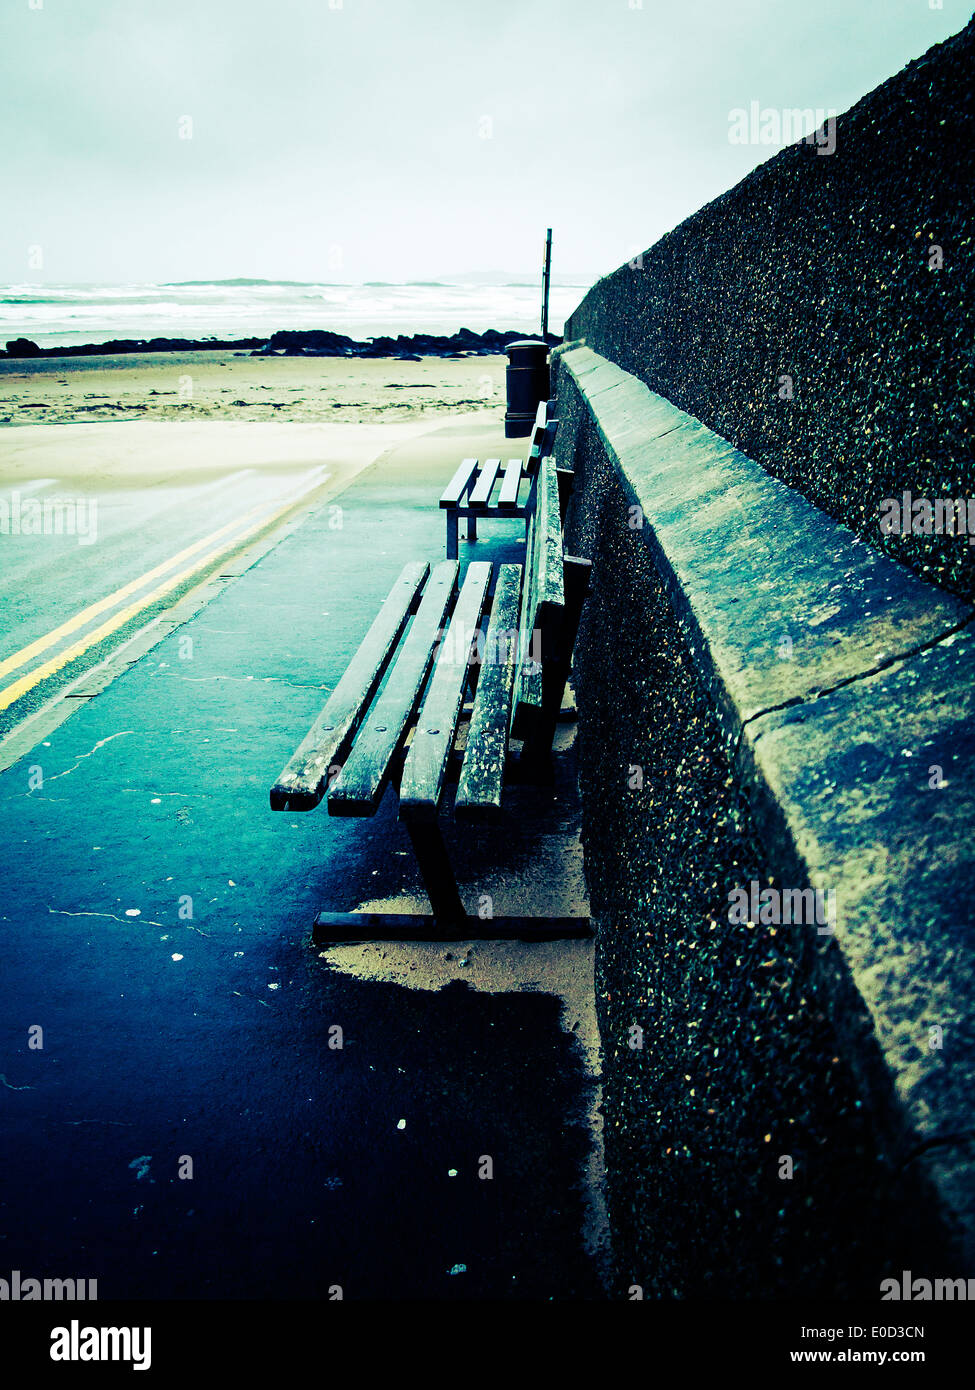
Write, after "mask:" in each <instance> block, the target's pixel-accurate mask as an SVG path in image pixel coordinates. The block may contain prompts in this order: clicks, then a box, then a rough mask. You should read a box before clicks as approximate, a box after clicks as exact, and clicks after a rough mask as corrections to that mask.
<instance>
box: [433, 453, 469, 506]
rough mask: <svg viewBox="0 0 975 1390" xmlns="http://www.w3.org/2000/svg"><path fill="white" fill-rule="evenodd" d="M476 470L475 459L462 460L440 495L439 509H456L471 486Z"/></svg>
mask: <svg viewBox="0 0 975 1390" xmlns="http://www.w3.org/2000/svg"><path fill="white" fill-rule="evenodd" d="M476 468H477V459H464V461H463V463H461V464H460V465H459V467H458V469H457V472H456V473H455V474H454V476H453V477H452V478H451V480H450V482H449V483H448V484H447V486H446V487H445V488H444V490H443V493H442V494H441V497H440V505H441V507H456V506H457V505H458V504H459V502H460V499H461V498H462V497H463V495H464V493H465V492H466V491H467V489H468V487H469V486H470V484H471V480H472V479H473V477H474V472H475V469H476Z"/></svg>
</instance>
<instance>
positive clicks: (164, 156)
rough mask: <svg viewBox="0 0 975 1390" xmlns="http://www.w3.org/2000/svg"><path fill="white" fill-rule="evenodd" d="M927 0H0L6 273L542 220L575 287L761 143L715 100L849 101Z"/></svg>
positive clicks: (414, 268)
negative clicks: (732, 123) (750, 141)
mask: <svg viewBox="0 0 975 1390" xmlns="http://www.w3.org/2000/svg"><path fill="white" fill-rule="evenodd" d="M931 4H932V0H642V6H641V4H640V3H639V0H0V121H2V128H0V188H2V190H3V193H2V199H3V203H2V208H0V280H2V281H4V282H10V281H12V282H44V281H48V282H57V281H76V280H91V281H116V282H117V281H123V282H125V281H143V280H149V281H161V280H183V279H209V278H228V277H231V276H238V275H239V276H261V277H267V278H270V279H275V278H287V279H295V280H316V279H326V280H329V279H330V280H343V279H347V280H401V279H423V278H437V277H438V276H448V275H451V274H456V273H460V272H463V271H466V270H491V269H495V268H498V269H500V270H502V271H504V272H507V273H512V272H517V271H524V270H535V269H536V267H537V264H538V261H539V257H540V246H541V240H542V237H543V235H544V228H545V227H546V225H551V226H553V227H554V229H555V231H554V236H555V261H554V264H555V268H556V269H557V270H559V271H561V272H563V273H565V272H571V273H578V274H579V275H581V276H582V277H583V278H584V279H586V280H587V282H588V280H589V279H591V278H592V277H593V276H595V275H596V274H601V273H605V272H606V271H607V270H610V269H612V268H613V267H614V266H616V265H618V264H620V263H621V262H622V261H624V260H626V259H628V258H629V257H630V256H631V255H632V254H633V253H634V252H635V251H637V250H639V249H642V248H644V247H647V246H649V245H651V244H652V243H653V242H654V241H655V240H656V239H657V238H658V237H659V236H661V235H662V234H663V233H664V232H666V231H668V230H669V229H670V228H671V227H673V226H676V224H677V223H678V222H680V221H681V220H682V219H683V218H684V217H686V216H687V215H688V214H690V213H692V212H694V211H695V210H696V209H697V208H699V207H700V206H701V205H702V204H704V203H705V202H707V201H709V200H710V199H711V198H713V197H715V196H717V195H718V194H719V193H722V192H724V191H725V190H726V189H727V188H730V187H731V186H732V185H733V184H735V183H737V182H738V180H739V179H740V178H741V177H742V176H743V175H744V174H745V173H747V172H748V170H749V169H751V168H753V167H754V166H755V165H756V164H759V163H762V162H763V161H764V160H765V159H767V158H768V157H769V155H770V154H771V153H773V151H771V150H769V149H768V148H765V147H762V146H760V145H759V146H750V145H738V144H731V143H729V139H728V133H729V112H730V111H731V110H732V109H733V108H736V107H747V106H748V104H749V103H750V102H751V101H753V100H754V101H758V102H759V103H760V104H761V105H762V106H763V107H773V108H781V107H812V108H822V109H824V110H828V109H829V108H831V107H833V108H835V109H836V110H838V111H843V110H845V109H846V108H847V107H849V106H851V105H852V104H853V103H854V102H855V101H856V100H857V99H858V98H859V97H861V96H862V95H863V94H864V93H865V92H868V91H869V90H870V89H871V88H872V87H875V86H877V85H878V83H880V82H882V81H883V80H884V79H885V78H887V77H890V76H891V75H892V74H893V73H895V72H897V71H898V70H899V69H900V68H902V67H903V66H904V65H905V63H907V62H908V61H909V60H910V59H911V58H915V57H917V56H919V55H920V54H921V53H923V52H924V51H925V50H926V49H928V48H930V47H931V46H932V45H933V44H935V43H939V42H940V41H942V40H943V39H945V38H946V37H948V36H949V35H950V34H952V33H956V32H957V31H958V30H959V29H961V28H963V27H964V25H965V24H966V22H967V21H968V19H969V17H970V15H971V9H972V6H971V0H943V6H942V8H940V9H932V8H931ZM186 118H189V121H187V119H186ZM190 122H191V124H190ZM181 135H182V136H183V137H184V138H180V137H181ZM187 135H190V136H191V138H185V137H186V136H187ZM38 246H39V247H41V248H42V253H43V268H42V269H38V268H36V265H35V266H33V267H32V266H31V262H30V256H31V251H30V248H31V247H38ZM36 259H37V256H36V252H35V253H34V260H35V261H36Z"/></svg>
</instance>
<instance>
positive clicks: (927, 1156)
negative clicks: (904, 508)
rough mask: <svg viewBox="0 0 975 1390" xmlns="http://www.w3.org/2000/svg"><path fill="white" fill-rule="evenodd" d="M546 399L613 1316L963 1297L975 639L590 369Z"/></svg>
mask: <svg viewBox="0 0 975 1390" xmlns="http://www.w3.org/2000/svg"><path fill="white" fill-rule="evenodd" d="M554 372H555V390H556V395H557V401H558V413H559V418H560V422H561V423H560V427H559V431H558V436H557V456H558V461H559V464H560V466H563V467H571V468H573V469H574V472H575V489H576V490H575V493H574V496H573V500H572V503H571V506H570V513H569V517H568V521H567V525H568V531H569V535H568V548H569V549H570V550H571V551H572V552H573V553H576V554H581V555H585V556H587V557H588V558H590V559H592V561H593V587H592V591H591V594H590V597H589V599H588V601H587V604H586V608H585V611H584V617H583V622H582V625H581V628H580V634H579V640H578V643H577V647H576V662H575V682H576V688H577V697H578V704H579V710H580V721H581V737H580V749H581V776H582V784H583V797H584V807H585V833H584V843H585V852H586V872H587V878H588V881H589V886H590V893H591V899H592V905H593V912H594V916H595V920H596V923H597V931H598V944H597V961H598V967H597V968H598V981H599V986H598V1003H599V1009H600V1024H601V1032H602V1036H603V1043H604V1051H605V1106H604V1108H605V1113H606V1142H607V1162H608V1167H609V1172H610V1191H609V1196H610V1208H611V1215H612V1218H613V1223H614V1228H615V1231H616V1233H617V1249H616V1262H617V1263H616V1279H617V1286H618V1292H619V1293H620V1295H621V1296H625V1294H626V1291H627V1290H628V1289H629V1288H630V1287H631V1286H633V1285H639V1286H640V1287H641V1288H642V1289H643V1290H644V1294H645V1296H648V1297H649V1296H671V1295H674V1294H678V1295H682V1296H702V1295H707V1296H732V1297H742V1296H745V1297H747V1296H754V1297H761V1296H785V1295H802V1296H805V1295H808V1294H816V1295H821V1296H830V1295H841V1296H843V1295H847V1296H852V1295H863V1296H866V1297H870V1298H877V1297H879V1287H880V1281H881V1280H882V1279H884V1278H886V1277H890V1276H896V1277H898V1278H899V1277H900V1273H901V1271H902V1270H903V1269H913V1270H914V1271H916V1272H921V1271H924V1272H925V1273H926V1274H928V1275H929V1276H943V1275H948V1274H950V1273H953V1272H958V1271H961V1270H964V1271H967V1272H968V1273H969V1274H970V1273H972V1272H973V1271H975V1242H973V1232H975V1200H973V1196H975V1182H973V1178H975V1167H973V1159H975V1144H973V1140H972V1136H973V1133H975V1127H973V1118H975V1117H973V1113H972V1112H973V1105H975V1088H973V1084H972V1081H973V1073H975V1030H973V1027H972V1023H971V1015H970V999H971V991H972V985H973V980H975V901H973V894H972V886H973V884H975V872H973V870H975V863H973V850H972V843H971V826H972V824H973V819H975V816H973V813H975V797H973V790H972V783H971V777H970V772H969V769H970V768H971V766H972V765H973V757H975V719H973V709H972V704H973V679H972V678H973V674H975V640H973V632H972V616H973V614H972V610H971V608H970V607H969V605H968V604H966V603H965V602H964V601H962V600H960V599H959V598H957V597H956V596H954V595H951V594H947V593H945V592H943V591H941V590H939V589H937V588H935V587H933V586H932V585H930V584H927V583H925V582H924V581H923V580H921V579H920V578H918V577H917V576H916V575H914V574H913V573H912V572H911V571H909V570H907V569H906V568H904V567H903V566H900V565H897V564H895V563H894V562H893V561H891V560H889V559H887V558H886V557H885V556H883V555H881V554H879V553H878V552H877V551H875V550H873V549H872V548H871V547H869V546H867V545H866V544H864V543H863V542H862V541H860V540H859V539H858V538H857V537H856V536H855V535H854V534H853V533H852V532H851V531H850V530H848V529H847V528H846V527H844V526H842V525H841V524H839V523H837V522H836V521H834V520H833V519H832V518H831V517H829V516H827V515H826V514H825V513H824V512H822V511H820V510H819V509H817V508H816V507H814V506H813V505H812V504H811V503H810V502H809V501H808V500H807V499H805V498H804V497H802V496H801V494H799V493H798V492H796V491H794V490H793V489H791V488H789V487H787V486H786V485H785V484H784V483H782V482H781V481H779V480H777V479H775V478H773V477H771V476H770V475H769V474H768V473H766V472H765V470H763V469H762V468H761V467H760V466H759V465H758V464H757V463H756V462H755V461H754V460H751V459H749V458H748V457H747V456H745V455H744V454H742V453H741V452H740V451H738V450H736V449H735V448H734V447H733V446H732V445H731V444H730V443H729V442H728V441H727V440H725V439H723V438H721V437H720V436H719V435H717V434H715V433H714V432H712V431H711V430H709V429H707V428H706V427H705V426H704V425H702V424H701V423H700V422H699V421H697V420H695V419H694V418H693V417H692V416H690V415H688V414H686V413H684V412H682V411H680V410H679V409H677V408H676V407H675V406H674V405H673V404H671V403H670V402H668V401H666V400H664V399H663V398H662V397H660V396H658V395H656V394H655V393H653V392H651V391H650V390H649V388H648V387H647V386H646V385H645V384H644V383H643V382H641V381H639V380H638V379H637V378H635V377H634V376H633V375H631V374H629V373H627V372H624V371H623V370H622V369H621V368H620V367H618V366H616V365H615V364H613V363H610V362H608V361H606V359H605V358H602V357H600V356H599V355H598V354H596V353H594V352H592V351H591V350H590V349H588V348H586V347H583V346H579V345H574V344H572V343H568V344H566V345H565V347H563V348H562V349H559V350H557V352H556V353H555V354H554ZM768 889H771V890H772V892H771V893H770V894H769V895H768V896H766V897H764V898H763V897H761V896H760V895H761V894H762V893H764V892H765V890H768ZM809 889H813V890H816V889H818V890H819V891H820V893H821V895H822V897H821V899H820V900H819V902H820V904H821V906H822V909H823V911H820V912H817V911H815V910H814V911H813V913H812V917H811V920H810V919H809V914H807V918H806V920H803V921H799V922H795V921H792V922H790V921H789V920H788V918H789V916H794V915H799V916H801V915H802V913H801V912H799V911H798V908H799V903H800V900H796V901H795V903H794V904H793V908H792V912H790V913H787V912H785V911H784V910H783V909H784V902H783V900H782V897H781V896H778V895H781V894H782V893H783V892H784V891H785V890H789V891H790V893H791V892H792V891H795V892H801V891H805V892H808V890H809ZM743 894H744V897H743ZM741 901H745V902H746V903H747V906H746V907H745V909H744V910H743V911H736V907H737V904H738V903H739V902H741ZM801 901H802V902H804V903H805V904H807V905H808V904H809V899H808V897H807V898H806V899H804V900H801Z"/></svg>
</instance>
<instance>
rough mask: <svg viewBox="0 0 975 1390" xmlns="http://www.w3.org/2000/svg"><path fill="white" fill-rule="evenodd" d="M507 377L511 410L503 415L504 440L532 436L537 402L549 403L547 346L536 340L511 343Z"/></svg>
mask: <svg viewBox="0 0 975 1390" xmlns="http://www.w3.org/2000/svg"><path fill="white" fill-rule="evenodd" d="M506 377H507V388H508V408H507V410H506V411H505V416H504V437H505V439H515V438H518V437H520V436H522V435H526V434H531V432H532V426H533V425H534V424H535V414H536V412H537V410H538V403H539V401H547V400H548V390H549V377H548V344H547V343H542V342H539V341H538V340H537V339H535V338H522V339H519V341H518V342H517V343H509V344H508V367H507V372H506Z"/></svg>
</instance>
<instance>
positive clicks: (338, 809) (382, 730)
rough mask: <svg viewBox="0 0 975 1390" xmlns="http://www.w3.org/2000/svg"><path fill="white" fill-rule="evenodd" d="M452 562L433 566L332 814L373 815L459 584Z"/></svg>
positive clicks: (338, 787)
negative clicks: (411, 624) (411, 623)
mask: <svg viewBox="0 0 975 1390" xmlns="http://www.w3.org/2000/svg"><path fill="white" fill-rule="evenodd" d="M458 569H459V566H458V564H457V561H456V560H443V561H441V563H440V564H438V565H435V566H434V568H433V572H432V574H431V575H430V578H429V580H428V581H427V586H426V589H425V590H424V594H423V598H422V599H421V600H420V607H419V608H418V610H417V614H416V617H415V618H414V619H413V626H412V627H411V628H410V630H409V632H408V633H407V635H406V638H405V639H404V641H403V645H402V646H401V647H400V650H399V655H398V656H397V658H396V661H395V662H394V664H393V668H392V670H391V671H390V673H389V680H388V681H387V682H386V687H385V689H384V690H383V692H382V694H381V695H380V696H379V698H378V700H377V701H376V703H375V705H374V706H373V708H372V710H371V711H370V712H369V716H368V718H367V719H366V720H365V721H364V723H363V725H362V728H361V729H360V730H359V734H358V737H357V738H356V741H355V744H354V745H353V748H352V752H351V753H350V754H349V757H348V758H347V759H346V762H345V765H344V766H343V768H342V771H341V773H340V774H339V777H338V779H337V780H336V781H335V782H334V783H333V784H332V788H331V790H330V792H329V794H328V809H329V813H330V814H331V815H336V816H371V815H372V813H373V812H374V811H375V809H376V807H377V806H378V805H379V802H380V799H381V797H382V794H383V791H384V790H385V787H386V782H387V780H388V777H389V770H390V768H389V765H390V762H391V760H392V758H393V755H394V753H395V752H396V749H397V746H398V745H399V742H400V739H401V738H402V736H403V733H404V731H405V729H406V726H407V724H408V723H409V721H410V718H411V716H412V714H413V711H414V710H415V709H416V705H417V701H418V700H419V698H420V692H421V691H422V689H423V683H424V681H425V680H426V678H427V673H428V672H429V670H430V664H431V662H432V660H433V649H434V646H435V644H436V641H437V637H438V636H439V634H440V632H441V629H442V628H443V623H444V618H445V616H446V614H447V611H448V609H449V608H450V604H451V601H452V599H453V596H454V591H455V589H456V587H457V571H458Z"/></svg>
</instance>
